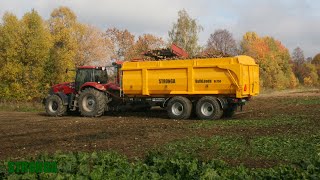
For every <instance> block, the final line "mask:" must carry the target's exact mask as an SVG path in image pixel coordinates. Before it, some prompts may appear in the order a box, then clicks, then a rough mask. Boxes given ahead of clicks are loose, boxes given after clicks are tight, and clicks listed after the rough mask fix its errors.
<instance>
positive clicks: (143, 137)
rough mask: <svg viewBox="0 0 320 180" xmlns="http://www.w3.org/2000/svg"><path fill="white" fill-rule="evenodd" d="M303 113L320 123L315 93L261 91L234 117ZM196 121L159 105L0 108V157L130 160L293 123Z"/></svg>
mask: <svg viewBox="0 0 320 180" xmlns="http://www.w3.org/2000/svg"><path fill="white" fill-rule="evenodd" d="M281 114H282V115H283V114H285V115H290V116H295V117H299V116H300V115H301V116H302V115H308V119H309V120H310V123H314V124H319V122H320V117H319V116H320V91H319V90H312V91H305V92H299V91H293V92H282V93H273V94H268V95H261V96H258V97H255V98H253V99H252V101H251V102H249V103H248V104H247V105H246V106H245V107H244V112H240V113H237V114H236V115H235V116H234V117H233V118H232V119H222V120H219V121H235V120H242V119H243V120H251V119H252V120H264V119H267V118H271V117H273V116H275V115H281ZM202 122H203V121H200V120H196V119H193V120H182V121H177V120H170V119H169V118H168V117H167V115H166V112H165V111H164V110H162V109H160V108H159V109H152V110H151V111H150V112H140V113H121V114H114V115H104V116H103V117H101V118H85V117H79V116H78V115H72V116H66V117H48V116H46V115H45V113H43V112H41V113H29V112H27V113H25V112H0V160H4V159H6V158H8V157H12V158H17V159H19V158H20V159H21V158H22V157H25V156H26V155H32V156H33V155H36V154H39V153H42V152H48V153H53V152H56V151H57V150H61V151H93V150H113V151H117V152H119V153H121V154H124V155H126V156H128V157H129V158H134V157H143V156H144V155H145V153H147V152H148V151H149V150H152V149H155V148H159V147H161V146H163V145H165V144H166V143H170V142H174V141H175V140H180V139H185V138H189V137H193V136H199V137H212V136H215V135H225V134H237V133H238V134H241V135H248V136H252V135H265V134H274V133H282V132H284V131H288V130H289V131H295V128H296V127H292V126H285V125H281V126H279V127H278V128H268V127H266V128H263V127H250V128H246V127H245V126H241V127H233V128H228V129H227V130H226V129H221V128H220V126H212V127H209V128H208V127H203V128H201V127H200V128H192V127H194V126H197V124H199V123H202Z"/></svg>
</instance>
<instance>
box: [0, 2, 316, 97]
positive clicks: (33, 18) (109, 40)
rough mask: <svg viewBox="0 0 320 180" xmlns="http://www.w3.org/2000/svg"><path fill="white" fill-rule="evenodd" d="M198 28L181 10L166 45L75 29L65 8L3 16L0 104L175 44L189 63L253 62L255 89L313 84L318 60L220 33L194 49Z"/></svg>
mask: <svg viewBox="0 0 320 180" xmlns="http://www.w3.org/2000/svg"><path fill="white" fill-rule="evenodd" d="M202 30H203V27H202V26H201V25H199V23H198V22H197V20H196V19H193V18H191V17H190V16H189V14H188V13H187V11H186V10H181V11H179V12H178V19H177V20H176V21H175V22H174V23H173V26H172V28H171V29H170V30H169V31H168V40H164V39H163V38H161V37H157V36H155V35H153V34H143V35H140V36H138V37H135V36H134V35H133V34H132V33H131V32H129V31H128V30H127V29H118V28H114V27H110V28H107V29H106V30H101V29H99V28H97V27H94V26H91V25H88V24H84V23H80V22H79V21H78V20H77V16H76V14H75V13H74V12H73V11H72V10H71V9H69V8H68V7H59V8H57V9H54V10H53V11H52V12H51V15H50V18H49V19H48V20H44V19H43V18H42V17H41V16H40V15H39V14H38V12H37V11H35V10H31V11H30V12H27V13H25V14H24V16H23V17H22V18H21V19H18V18H17V17H16V16H15V15H14V14H12V13H10V12H6V13H5V14H4V15H3V17H2V22H1V24H0V79H1V82H0V100H32V99H34V98H41V97H43V96H45V94H46V92H47V90H48V89H49V88H50V86H51V85H52V84H56V83H61V82H65V81H71V80H72V79H73V76H74V74H72V73H68V74H66V73H65V69H66V68H69V69H73V68H75V67H77V66H82V65H102V66H103V65H107V64H108V63H110V62H111V61H112V60H131V59H136V58H138V59H141V58H143V56H142V53H143V52H145V51H147V50H150V49H158V48H164V47H167V46H168V45H170V44H171V43H175V44H177V45H178V46H180V47H182V48H183V49H185V50H186V51H187V52H188V53H189V55H190V56H191V57H199V56H212V55H215V56H235V55H239V54H244V55H249V56H251V57H253V58H254V59H255V60H256V62H257V63H258V64H259V65H260V75H261V85H262V87H265V88H273V89H284V88H295V87H297V86H298V85H299V84H301V85H306V86H315V85H318V84H319V77H320V54H317V55H315V57H314V58H307V59H305V57H304V54H303V51H302V49H301V48H299V47H297V48H296V49H295V50H294V51H293V53H292V55H290V53H289V50H288V49H287V48H286V47H285V46H284V45H283V44H281V42H280V41H278V40H276V39H274V38H273V37H269V36H266V37H260V36H259V35H258V34H257V33H255V32H247V33H245V34H244V35H243V38H242V40H241V41H240V42H237V41H236V40H235V39H234V38H233V35H232V33H230V32H229V31H228V30H226V29H218V30H216V31H214V32H213V33H212V34H210V37H209V39H208V41H207V44H206V45H204V46H200V45H199V43H198V39H199V33H200V32H201V31H202Z"/></svg>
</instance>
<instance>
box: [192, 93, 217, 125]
mask: <svg viewBox="0 0 320 180" xmlns="http://www.w3.org/2000/svg"><path fill="white" fill-rule="evenodd" d="M196 113H197V116H198V118H200V119H206V120H216V119H220V118H221V116H222V114H223V111H222V109H221V107H220V104H219V102H218V100H217V98H215V97H211V96H205V97H203V98H201V99H200V100H199V101H198V102H197V105H196Z"/></svg>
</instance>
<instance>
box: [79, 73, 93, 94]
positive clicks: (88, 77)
mask: <svg viewBox="0 0 320 180" xmlns="http://www.w3.org/2000/svg"><path fill="white" fill-rule="evenodd" d="M92 73H93V70H92V69H78V70H77V76H76V82H75V86H76V90H77V91H78V90H79V89H80V87H81V86H82V85H83V84H84V83H86V82H92V81H93V78H92Z"/></svg>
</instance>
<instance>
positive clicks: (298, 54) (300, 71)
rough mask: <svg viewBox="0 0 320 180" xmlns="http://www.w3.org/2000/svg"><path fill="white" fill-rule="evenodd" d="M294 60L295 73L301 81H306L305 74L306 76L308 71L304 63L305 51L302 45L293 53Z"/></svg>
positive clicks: (293, 68)
mask: <svg viewBox="0 0 320 180" xmlns="http://www.w3.org/2000/svg"><path fill="white" fill-rule="evenodd" d="M291 57H292V62H293V67H292V70H293V73H294V74H295V76H296V77H297V78H298V80H299V82H300V83H303V82H304V80H303V79H304V76H305V73H306V72H305V71H306V66H305V65H304V63H305V58H304V53H303V51H302V49H301V48H300V47H297V48H295V49H294V50H293V53H292V56H291Z"/></svg>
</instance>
